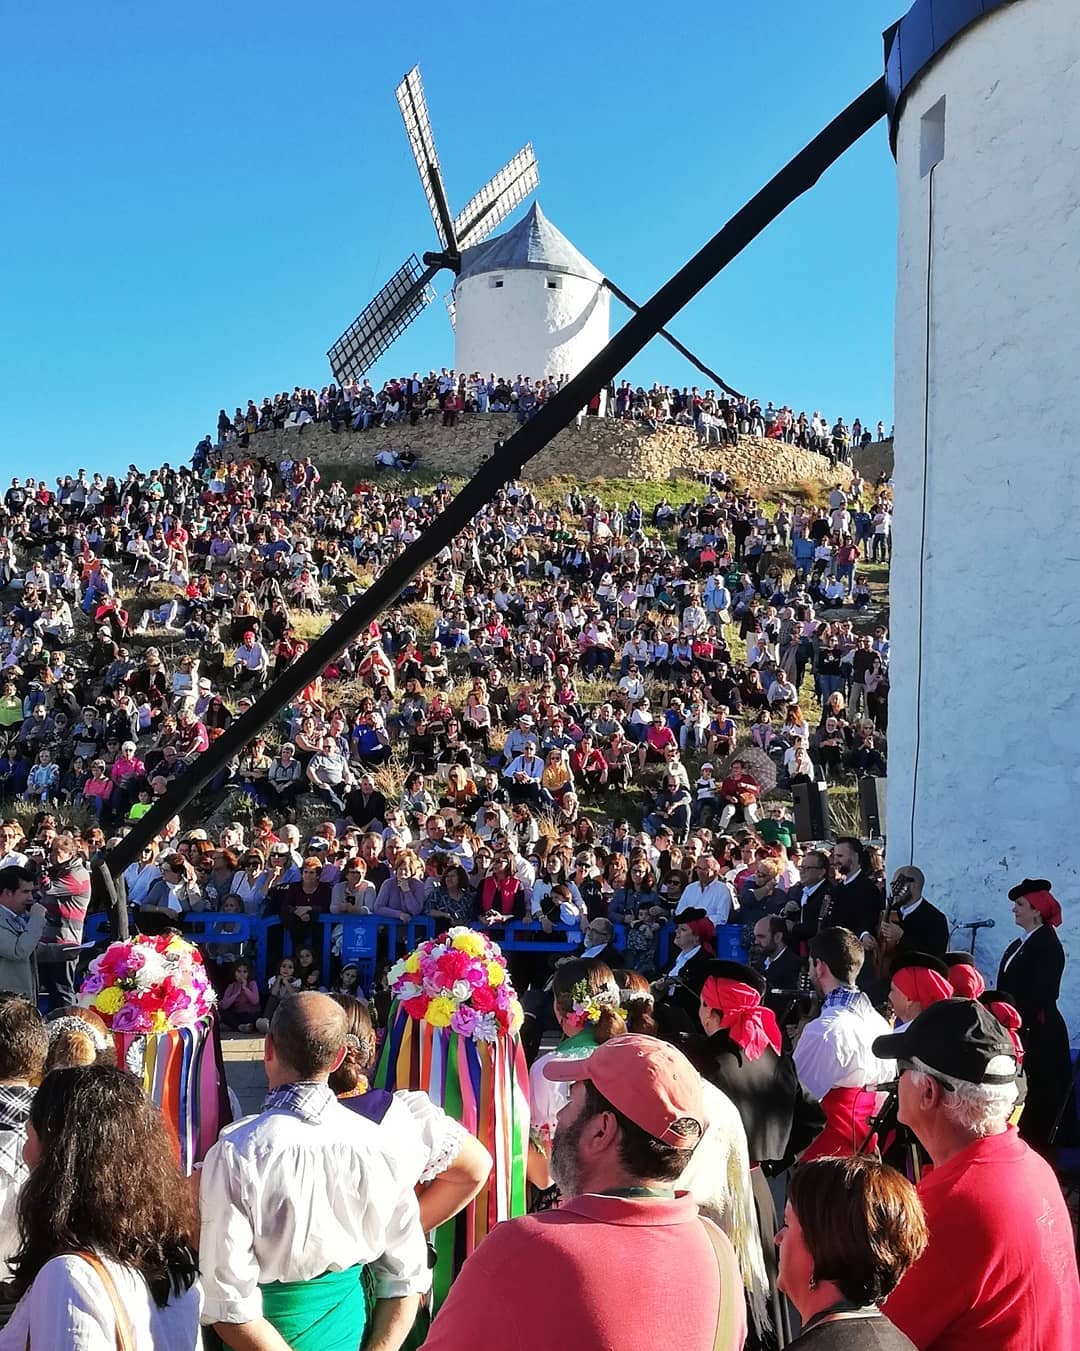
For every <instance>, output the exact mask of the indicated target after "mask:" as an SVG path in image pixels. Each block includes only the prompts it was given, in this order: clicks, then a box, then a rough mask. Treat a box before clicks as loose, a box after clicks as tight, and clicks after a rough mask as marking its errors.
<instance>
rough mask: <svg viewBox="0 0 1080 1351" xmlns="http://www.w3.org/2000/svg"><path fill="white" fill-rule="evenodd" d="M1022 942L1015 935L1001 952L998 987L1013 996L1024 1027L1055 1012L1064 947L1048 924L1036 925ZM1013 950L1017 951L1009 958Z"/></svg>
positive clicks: (1038, 1021) (1036, 1022)
mask: <svg viewBox="0 0 1080 1351" xmlns="http://www.w3.org/2000/svg"><path fill="white" fill-rule="evenodd" d="M1021 942H1022V940H1021V939H1019V938H1017V939H1016V940H1015V941H1014V942H1012V943H1010V944H1009V946H1008V947H1007V948H1006V949H1005V951H1004V953H1003V954H1002V958H1001V965H1000V966H999V967H998V977H997V988H998V989H999V990H1004V991H1005V993H1006V994H1008V995H1010V996H1011V997H1012V1003H1013V1006H1014V1007H1015V1009H1016V1011H1017V1012H1018V1013H1019V1014H1020V1017H1021V1018H1022V1019H1023V1022H1024V1027H1025V1029H1027V1028H1028V1027H1030V1026H1031V1025H1032V1024H1043V1023H1045V1022H1046V1019H1047V1016H1048V1015H1050V1014H1053V1013H1057V1001H1058V994H1059V993H1060V991H1061V977H1062V975H1063V974H1064V971H1065V951H1064V949H1063V948H1062V946H1061V940H1060V939H1059V938H1058V936H1057V931H1056V930H1055V929H1054V928H1052V927H1051V926H1050V925H1049V924H1043V925H1041V926H1040V927H1039V928H1038V929H1036V930H1035V932H1034V933H1033V934H1032V935H1031V937H1030V938H1029V939H1028V940H1027V942H1026V943H1024V944H1023V946H1022V947H1021ZM1018 949H1019V951H1018ZM1014 952H1015V953H1016V954H1017V955H1016V957H1015V958H1013V960H1012V961H1010V960H1009V958H1010V957H1012V955H1013V953H1014Z"/></svg>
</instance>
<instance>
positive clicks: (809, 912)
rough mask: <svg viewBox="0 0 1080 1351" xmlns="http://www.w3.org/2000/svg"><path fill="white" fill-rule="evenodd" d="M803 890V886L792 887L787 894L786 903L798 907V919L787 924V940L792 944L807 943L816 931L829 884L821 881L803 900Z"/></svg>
mask: <svg viewBox="0 0 1080 1351" xmlns="http://www.w3.org/2000/svg"><path fill="white" fill-rule="evenodd" d="M803 891H804V888H803V887H801V886H798V887H792V888H791V890H790V891H789V892H788V894H787V902H786V905H792V904H794V905H797V906H798V907H799V917H798V919H796V920H794V921H792V922H791V923H789V925H788V941H789V942H790V943H791V944H793V945H794V944H798V943H808V942H809V941H810V939H811V938H813V936H814V935H815V934H816V933H817V931H818V926H819V923H820V920H821V906H822V902H823V901H824V900H825V897H826V896H827V895H828V892H829V885H828V883H827V882H822V883H821V885H820V886H818V887H817V888H816V890H815V891H814V892H813V894H812V895H811V896H810V899H809V900H807V901H805V902H804V900H803ZM786 905H785V908H786Z"/></svg>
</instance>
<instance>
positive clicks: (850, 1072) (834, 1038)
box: [795, 985, 896, 1163]
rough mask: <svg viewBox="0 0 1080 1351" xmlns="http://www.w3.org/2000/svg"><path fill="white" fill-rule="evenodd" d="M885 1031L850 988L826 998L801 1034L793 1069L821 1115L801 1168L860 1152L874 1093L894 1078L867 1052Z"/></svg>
mask: <svg viewBox="0 0 1080 1351" xmlns="http://www.w3.org/2000/svg"><path fill="white" fill-rule="evenodd" d="M891 1031H892V1028H890V1027H889V1024H888V1023H887V1022H886V1021H885V1019H884V1018H883V1017H882V1016H881V1014H880V1013H878V1012H877V1011H876V1009H875V1008H874V1006H873V1004H871V1003H870V1000H869V999H868V998H867V996H866V995H865V994H863V992H862V991H861V990H857V989H855V987H854V986H851V985H840V986H837V988H836V989H835V990H833V991H832V992H831V993H830V994H828V995H826V997H825V1000H824V1002H823V1003H822V1006H821V1013H820V1014H819V1015H818V1017H817V1018H815V1019H813V1021H812V1022H809V1023H807V1025H806V1027H805V1028H804V1029H803V1033H802V1036H801V1037H800V1038H799V1044H798V1046H796V1048H795V1068H796V1070H797V1071H798V1074H799V1079H800V1080H801V1082H802V1085H803V1087H804V1088H805V1089H806V1091H807V1092H808V1093H810V1094H812V1096H813V1097H815V1098H817V1099H819V1101H820V1102H821V1106H822V1110H823V1111H824V1113H825V1129H824V1130H823V1131H822V1132H821V1134H820V1135H819V1136H818V1137H817V1139H816V1140H815V1141H814V1142H813V1144H812V1145H811V1146H810V1148H809V1149H808V1150H807V1151H806V1153H805V1154H804V1155H803V1158H802V1161H803V1162H804V1163H806V1162H808V1161H809V1160H810V1159H819V1158H824V1157H827V1156H829V1155H845V1154H857V1153H859V1152H860V1150H861V1149H862V1148H863V1145H864V1142H865V1141H866V1140H867V1137H868V1136H869V1135H870V1123H871V1120H872V1118H873V1116H874V1113H875V1112H876V1111H877V1106H878V1100H877V1094H876V1092H875V1091H874V1089H875V1087H876V1085H877V1084H880V1083H887V1082H888V1081H889V1080H890V1079H894V1078H895V1077H896V1066H895V1064H894V1063H893V1062H892V1061H891V1060H879V1059H878V1057H877V1056H876V1055H874V1052H873V1049H872V1044H873V1041H874V1038H875V1037H882V1036H886V1035H887V1034H888V1033H890V1032H891Z"/></svg>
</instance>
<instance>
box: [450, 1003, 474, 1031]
mask: <svg viewBox="0 0 1080 1351" xmlns="http://www.w3.org/2000/svg"><path fill="white" fill-rule="evenodd" d="M478 1016H479V1015H478V1014H477V1012H476V1010H475V1009H474V1008H470V1006H469V1005H468V1004H461V1005H459V1006H458V1009H457V1011H456V1012H455V1014H454V1016H453V1017H452V1018H451V1019H450V1031H451V1032H457V1033H459V1034H460V1035H461V1036H463V1037H471V1036H472V1034H473V1033H474V1032H475V1031H476V1021H477V1018H478Z"/></svg>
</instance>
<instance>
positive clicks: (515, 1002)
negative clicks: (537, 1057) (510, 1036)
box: [510, 999, 525, 1033]
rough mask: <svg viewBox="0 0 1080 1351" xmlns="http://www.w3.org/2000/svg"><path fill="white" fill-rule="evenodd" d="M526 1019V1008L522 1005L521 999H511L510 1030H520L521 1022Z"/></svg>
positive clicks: (512, 1031)
mask: <svg viewBox="0 0 1080 1351" xmlns="http://www.w3.org/2000/svg"><path fill="white" fill-rule="evenodd" d="M524 1021H525V1010H524V1009H523V1008H522V1007H521V1000H520V999H511V1001H510V1031H511V1033H514V1032H518V1031H520V1029H521V1024H522V1023H523V1022H524Z"/></svg>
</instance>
